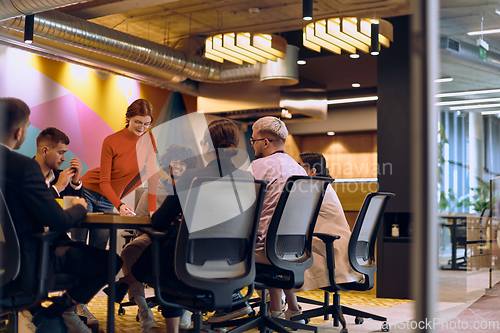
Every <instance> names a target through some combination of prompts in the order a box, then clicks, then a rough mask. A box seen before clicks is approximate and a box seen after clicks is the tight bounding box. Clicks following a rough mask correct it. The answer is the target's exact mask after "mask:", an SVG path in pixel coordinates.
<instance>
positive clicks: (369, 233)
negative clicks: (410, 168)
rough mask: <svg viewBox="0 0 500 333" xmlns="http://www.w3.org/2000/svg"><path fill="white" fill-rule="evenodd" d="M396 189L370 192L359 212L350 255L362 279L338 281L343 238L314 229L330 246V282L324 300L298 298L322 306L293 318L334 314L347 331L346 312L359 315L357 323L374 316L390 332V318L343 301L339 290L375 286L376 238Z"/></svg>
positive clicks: (354, 268) (334, 319)
mask: <svg viewBox="0 0 500 333" xmlns="http://www.w3.org/2000/svg"><path fill="white" fill-rule="evenodd" d="M393 196H394V194H393V193H369V194H368V195H367V196H366V198H365V201H364V202H363V206H362V207H361V210H360V212H359V214H358V217H357V219H356V223H355V225H354V228H353V231H352V234H351V237H350V239H349V247H348V256H349V263H350V265H351V269H352V270H354V271H356V272H358V273H359V274H361V275H362V280H360V281H354V282H346V283H337V282H336V281H335V251H334V246H333V244H334V242H335V240H337V239H340V236H334V235H329V234H323V233H314V234H313V235H314V236H315V237H317V238H318V239H320V240H321V241H322V242H323V243H324V245H325V249H326V263H327V268H328V279H329V282H330V286H328V287H324V288H320V289H322V290H323V291H324V292H325V298H324V301H323V302H318V301H315V300H310V299H307V298H303V297H299V298H297V300H298V301H299V302H303V303H309V304H313V305H319V306H320V307H319V308H316V309H312V310H308V311H304V312H303V313H302V314H300V315H298V316H294V317H292V318H291V319H292V320H298V319H305V318H313V317H320V316H323V317H324V318H325V320H328V319H329V315H332V316H333V326H339V323H340V324H341V325H342V329H341V333H347V332H348V329H347V324H346V320H345V318H344V315H350V316H355V317H356V319H355V323H356V324H362V323H363V321H364V318H371V319H374V320H378V321H382V322H383V323H382V326H381V330H382V332H388V331H389V329H390V326H389V324H388V323H387V318H385V317H382V316H378V315H375V314H371V313H367V312H364V311H359V310H355V309H352V308H349V307H346V306H342V305H340V295H339V291H349V290H356V291H367V290H370V289H372V288H373V286H374V281H375V272H376V271H377V266H376V264H375V250H374V249H375V242H376V239H377V233H378V229H379V227H380V224H381V223H382V217H383V213H384V210H385V207H386V205H387V201H388V200H389V199H390V198H391V197H393ZM329 293H333V295H332V296H333V305H330V300H329V298H330V297H329V296H330V294H329Z"/></svg>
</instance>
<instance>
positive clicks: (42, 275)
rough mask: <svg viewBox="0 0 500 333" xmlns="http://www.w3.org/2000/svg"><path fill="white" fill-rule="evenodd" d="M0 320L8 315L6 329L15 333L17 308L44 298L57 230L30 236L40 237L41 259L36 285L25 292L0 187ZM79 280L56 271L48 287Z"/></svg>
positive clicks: (16, 242) (57, 287) (15, 240)
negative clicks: (50, 255) (31, 289)
mask: <svg viewBox="0 0 500 333" xmlns="http://www.w3.org/2000/svg"><path fill="white" fill-rule="evenodd" d="M0 225H1V228H0V322H1V321H4V320H5V319H8V326H7V331H8V332H14V333H17V329H18V311H19V310H24V309H29V308H31V307H33V306H36V305H39V304H41V302H42V301H43V300H45V299H47V296H48V292H49V290H48V289H47V272H48V265H49V264H50V257H49V246H50V243H51V242H52V241H53V240H54V239H55V238H56V237H57V236H58V235H59V233H58V232H45V233H43V234H36V235H33V237H35V238H37V239H38V240H39V241H40V248H39V252H40V262H39V266H38V276H39V280H38V285H37V291H36V292H35V293H33V294H32V293H27V292H26V291H24V290H23V289H21V288H20V287H19V285H18V283H17V279H18V277H19V272H20V268H21V247H20V244H19V239H18V237H17V233H16V229H15V226H14V222H13V221H12V217H11V215H10V213H9V209H8V207H7V204H6V202H5V198H4V196H3V193H2V191H1V190H0ZM76 283H78V280H77V279H76V278H74V277H72V276H69V275H67V274H56V276H55V286H54V287H53V288H51V290H50V291H56V290H65V289H67V288H69V287H70V286H72V285H74V284H76Z"/></svg>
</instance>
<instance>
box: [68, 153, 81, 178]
mask: <svg viewBox="0 0 500 333" xmlns="http://www.w3.org/2000/svg"><path fill="white" fill-rule="evenodd" d="M69 166H70V168H74V172H75V174H74V175H73V179H72V180H71V181H72V182H73V184H75V185H76V184H78V182H79V181H80V177H81V176H82V171H83V165H82V162H81V161H80V160H79V159H78V158H76V157H73V158H72V159H71V161H69Z"/></svg>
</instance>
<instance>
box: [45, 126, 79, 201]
mask: <svg viewBox="0 0 500 333" xmlns="http://www.w3.org/2000/svg"><path fill="white" fill-rule="evenodd" d="M68 145H69V138H68V136H67V135H66V134H65V133H64V132H62V131H60V130H58V129H57V128H55V127H47V128H46V129H44V130H43V131H41V132H40V134H38V137H37V138H36V156H35V161H37V162H38V164H39V165H40V168H41V169H42V173H43V175H44V176H45V183H46V184H47V187H49V188H50V190H51V191H52V194H53V195H54V197H55V198H62V197H64V196H66V195H71V196H77V197H80V198H83V190H82V182H81V180H80V176H81V175H82V170H83V167H82V163H81V161H80V160H79V159H78V158H76V157H73V158H72V159H71V161H70V162H69V167H68V168H66V169H64V170H59V167H60V166H61V164H63V163H64V161H66V152H67V151H68Z"/></svg>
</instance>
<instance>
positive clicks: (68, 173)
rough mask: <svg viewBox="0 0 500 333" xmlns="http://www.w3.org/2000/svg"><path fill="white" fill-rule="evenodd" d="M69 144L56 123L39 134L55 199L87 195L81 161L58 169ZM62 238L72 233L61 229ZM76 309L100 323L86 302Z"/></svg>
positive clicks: (41, 158)
mask: <svg viewBox="0 0 500 333" xmlns="http://www.w3.org/2000/svg"><path fill="white" fill-rule="evenodd" d="M68 145H69V138H68V136H67V135H66V134H65V133H64V132H63V131H61V130H59V129H57V128H55V127H47V128H46V129H44V130H43V131H41V132H40V134H38V137H37V138H36V156H35V161H37V162H38V164H39V165H40V169H42V173H43V175H44V177H45V184H47V187H48V188H49V189H50V191H51V192H52V195H53V196H54V198H56V199H57V198H63V197H65V196H76V197H79V198H83V197H84V196H83V187H82V181H81V180H80V176H81V175H82V170H83V166H82V162H81V161H80V160H79V159H78V158H76V157H73V158H72V159H71V161H70V162H69V167H68V168H66V169H64V170H60V169H59V168H60V167H61V165H62V164H63V163H64V162H65V161H66V152H67V151H68ZM59 240H69V237H68V236H67V235H66V233H62V234H61V236H60V237H59V238H58V239H57V240H56V241H59ZM77 313H78V315H79V316H81V317H86V318H87V325H95V324H97V325H99V320H97V318H96V317H95V316H94V315H93V314H92V313H91V312H90V311H89V310H88V309H87V307H86V305H85V304H78V307H77Z"/></svg>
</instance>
